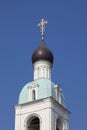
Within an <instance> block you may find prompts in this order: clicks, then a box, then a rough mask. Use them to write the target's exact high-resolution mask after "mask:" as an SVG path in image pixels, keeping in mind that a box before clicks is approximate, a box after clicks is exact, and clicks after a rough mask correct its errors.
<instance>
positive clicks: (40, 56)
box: [15, 19, 70, 130]
mask: <svg viewBox="0 0 87 130" xmlns="http://www.w3.org/2000/svg"><path fill="white" fill-rule="evenodd" d="M46 24H47V21H45V20H44V19H42V20H41V22H40V23H39V24H38V26H39V27H40V29H41V37H42V39H41V43H40V45H39V47H38V48H37V49H35V51H34V52H33V54H32V64H33V68H34V78H33V81H31V82H29V83H27V84H26V85H25V86H24V87H23V88H22V90H21V92H20V94H19V100H18V104H17V105H16V106H15V130H69V114H70V112H69V111H68V109H67V107H66V103H65V99H64V95H63V92H62V88H61V86H60V85H58V84H55V83H53V82H52V80H51V69H52V66H53V61H54V56H53V54H52V52H51V51H50V49H48V48H47V47H46V45H45V42H44V31H45V25H46Z"/></svg>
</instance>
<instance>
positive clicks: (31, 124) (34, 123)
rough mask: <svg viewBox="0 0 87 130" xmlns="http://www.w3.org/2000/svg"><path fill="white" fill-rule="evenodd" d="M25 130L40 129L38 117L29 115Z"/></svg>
mask: <svg viewBox="0 0 87 130" xmlns="http://www.w3.org/2000/svg"><path fill="white" fill-rule="evenodd" d="M27 130H40V120H39V118H38V117H31V118H30V119H29V120H28V122H27Z"/></svg>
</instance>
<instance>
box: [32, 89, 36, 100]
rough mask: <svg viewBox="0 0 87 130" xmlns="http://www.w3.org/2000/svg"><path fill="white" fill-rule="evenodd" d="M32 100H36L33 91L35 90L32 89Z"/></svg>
mask: <svg viewBox="0 0 87 130" xmlns="http://www.w3.org/2000/svg"><path fill="white" fill-rule="evenodd" d="M32 100H33V101H34V100H36V92H35V90H33V91H32Z"/></svg>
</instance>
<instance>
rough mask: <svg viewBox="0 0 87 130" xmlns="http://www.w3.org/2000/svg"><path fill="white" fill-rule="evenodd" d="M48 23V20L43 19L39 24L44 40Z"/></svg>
mask: <svg viewBox="0 0 87 130" xmlns="http://www.w3.org/2000/svg"><path fill="white" fill-rule="evenodd" d="M47 23H48V21H46V20H44V19H42V20H41V22H40V23H39V24H38V27H40V32H41V36H42V40H44V32H45V24H47Z"/></svg>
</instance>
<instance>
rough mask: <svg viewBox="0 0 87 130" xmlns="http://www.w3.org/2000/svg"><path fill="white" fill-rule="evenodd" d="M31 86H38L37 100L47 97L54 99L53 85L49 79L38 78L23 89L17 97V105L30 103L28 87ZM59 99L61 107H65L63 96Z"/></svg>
mask: <svg viewBox="0 0 87 130" xmlns="http://www.w3.org/2000/svg"><path fill="white" fill-rule="evenodd" d="M32 84H37V85H38V87H37V100H39V99H44V98H47V97H53V98H54V99H56V92H55V84H54V83H53V82H52V81H51V80H49V79H45V78H40V79H37V80H34V81H32V82H29V83H27V84H26V85H25V86H24V87H23V89H22V90H21V92H20V95H19V102H18V104H23V103H27V102H30V101H31V99H29V86H31V85H32ZM61 99H62V105H63V106H65V100H64V96H63V94H62V98H61Z"/></svg>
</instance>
